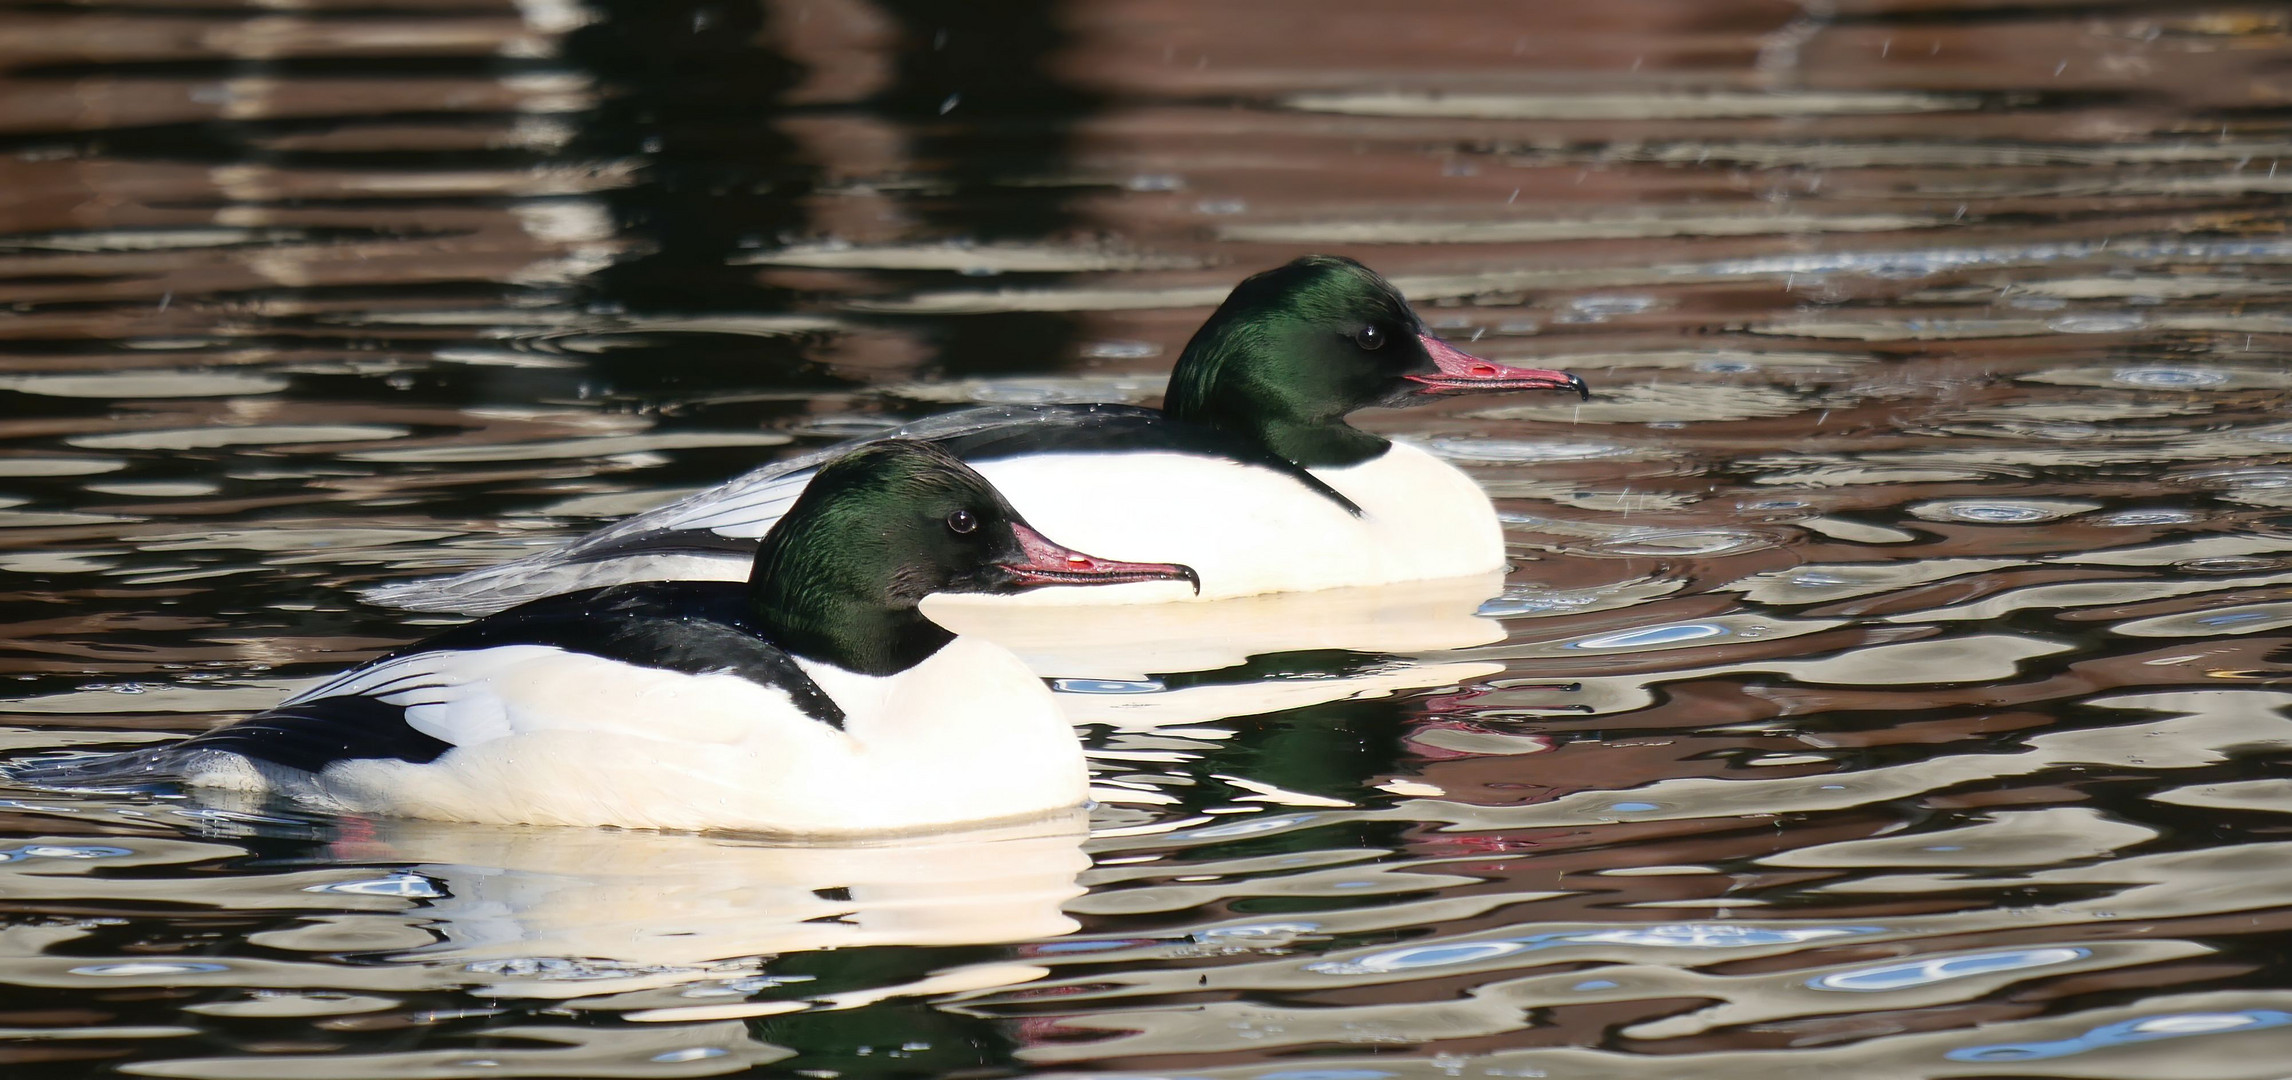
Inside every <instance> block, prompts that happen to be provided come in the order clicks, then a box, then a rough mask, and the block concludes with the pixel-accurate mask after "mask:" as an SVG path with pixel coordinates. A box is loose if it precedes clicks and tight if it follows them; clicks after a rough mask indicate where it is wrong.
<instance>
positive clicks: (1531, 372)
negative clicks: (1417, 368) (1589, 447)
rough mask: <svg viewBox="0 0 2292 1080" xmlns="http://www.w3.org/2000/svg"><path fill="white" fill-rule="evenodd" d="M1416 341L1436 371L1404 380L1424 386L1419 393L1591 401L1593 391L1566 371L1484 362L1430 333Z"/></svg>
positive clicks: (1492, 361) (1411, 376)
mask: <svg viewBox="0 0 2292 1080" xmlns="http://www.w3.org/2000/svg"><path fill="white" fill-rule="evenodd" d="M1417 342H1418V343H1419V344H1421V345H1423V346H1424V347H1425V353H1426V355H1428V356H1431V357H1432V362H1433V366H1434V367H1436V368H1439V369H1440V370H1439V372H1438V373H1436V374H1432V375H1410V376H1407V378H1409V379H1412V380H1415V381H1417V382H1420V383H1423V384H1424V386H1425V388H1424V389H1422V390H1419V391H1417V393H1420V394H1441V393H1473V392H1478V391H1489V390H1570V391H1574V392H1575V394H1576V396H1578V397H1581V398H1583V399H1585V400H1587V401H1589V400H1591V396H1592V390H1591V388H1590V387H1588V386H1585V385H1584V380H1583V379H1582V377H1580V376H1577V375H1574V374H1571V373H1569V372H1565V371H1552V370H1548V369H1546V368H1523V367H1513V366H1512V365H1510V364H1499V363H1497V362H1496V361H1494V360H1483V359H1481V358H1479V357H1477V356H1474V355H1472V354H1471V353H1468V352H1465V351H1463V350H1462V349H1459V348H1457V347H1456V346H1454V345H1451V344H1449V343H1448V342H1445V341H1442V340H1441V339H1439V338H1436V337H1434V336H1432V335H1431V334H1419V335H1418V336H1417Z"/></svg>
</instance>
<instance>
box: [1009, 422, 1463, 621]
mask: <svg viewBox="0 0 2292 1080" xmlns="http://www.w3.org/2000/svg"><path fill="white" fill-rule="evenodd" d="M979 471H980V472H981V473H982V474H984V475H985V476H986V477H987V479H988V480H989V481H991V482H993V483H994V485H995V486H996V487H997V488H998V489H1000V490H1001V491H1002V492H1003V494H1004V495H1005V496H1006V497H1008V498H1009V499H1010V500H1011V505H1013V506H1015V507H1017V508H1018V510H1019V513H1021V514H1022V515H1025V517H1026V519H1027V521H1028V522H1029V523H1030V524H1032V525H1034V526H1035V528H1037V529H1040V530H1041V531H1042V533H1043V535H1045V536H1048V537H1050V538H1051V539H1053V540H1056V541H1058V542H1059V543H1061V544H1065V545H1067V546H1068V547H1072V548H1076V549H1078V550H1081V551H1084V552H1087V553H1089V554H1092V555H1097V556H1101V557H1104V558H1109V559H1122V560H1126V561H1147V562H1177V563H1184V564H1186V565H1188V566H1191V567H1193V568H1194V570H1195V572H1197V573H1199V574H1200V575H1201V576H1202V591H1201V593H1200V596H1199V598H1200V599H1204V600H1213V599H1220V598H1225V597H1235V596H1251V595H1256V594H1259V593H1271V592H1302V591H1309V590H1317V589H1331V588H1338V587H1342V586H1350V585H1374V584H1384V583H1389V582H1397V581H1424V580H1432V579H1439V578H1454V577H1464V576H1468V575H1474V574H1484V573H1487V572H1489V571H1492V570H1500V569H1502V568H1503V566H1504V538H1503V533H1502V531H1501V530H1500V528H1499V527H1498V525H1497V522H1496V512H1495V510H1494V508H1492V507H1491V506H1490V505H1489V502H1488V496H1487V495H1485V494H1483V493H1482V492H1481V490H1480V488H1479V487H1478V486H1477V485H1475V484H1474V483H1473V482H1472V478H1471V477H1468V476H1466V475H1464V474H1463V473H1462V472H1460V471H1458V470H1457V469H1456V467H1455V466H1452V465H1450V464H1448V463H1447V462H1444V461H1441V460H1440V459H1438V458H1435V457H1433V456H1432V455H1431V454H1427V453H1425V452H1424V451H1422V450H1419V449H1417V448H1415V447H1413V446H1408V445H1405V444H1400V443H1395V444H1394V445H1393V447H1392V449H1391V450H1389V451H1387V452H1386V453H1384V454H1382V455H1380V456H1378V457H1377V458H1375V459H1373V460H1371V461H1367V462H1364V463H1362V464H1359V465H1353V466H1348V467H1345V468H1337V469H1318V470H1314V475H1315V476H1317V477H1319V478H1320V479H1321V480H1322V482H1323V483H1326V484H1328V485H1329V486H1330V487H1331V488H1333V489H1335V490H1336V491H1337V492H1338V493H1339V494H1342V495H1344V496H1345V497H1346V498H1349V499H1351V500H1353V503H1354V505H1356V506H1358V507H1360V508H1361V513H1360V515H1359V516H1355V515H1353V514H1352V513H1349V512H1348V511H1346V510H1345V508H1344V507H1341V506H1339V505H1337V504H1336V503H1335V502H1333V501H1331V500H1330V499H1329V498H1328V497H1327V496H1325V495H1322V494H1321V493H1319V492H1316V491H1313V490H1311V489H1309V488H1307V487H1305V486H1304V485H1302V484H1299V483H1297V482H1296V481H1295V480H1293V479H1291V478H1289V477H1287V476H1283V475H1281V474H1280V473H1276V472H1274V471H1272V470H1270V469H1261V468H1255V467H1252V466H1247V465H1241V464H1238V463H1236V462H1232V461H1227V460H1223V459H1216V458H1205V457H1199V456H1193V455H1187V454H1174V453H1152V454H1031V455H1028V456H1025V457H1018V458H1008V459H1004V460H1001V461H989V462H985V463H982V464H981V465H980V466H979ZM1194 598H1196V597H1195V594H1194V593H1193V591H1192V590H1191V589H1190V588H1189V587H1188V586H1186V585H1185V584H1183V583H1180V582H1161V581H1157V582H1140V583H1137V584H1131V585H1112V586H1090V587H1087V588H1080V587H1078V588H1052V589H1042V590H1037V591H1035V592H1033V593H1029V594H1025V597H1024V598H1023V600H1024V602H1030V603H1047V604H1106V603H1156V602H1162V601H1168V600H1186V599H1194Z"/></svg>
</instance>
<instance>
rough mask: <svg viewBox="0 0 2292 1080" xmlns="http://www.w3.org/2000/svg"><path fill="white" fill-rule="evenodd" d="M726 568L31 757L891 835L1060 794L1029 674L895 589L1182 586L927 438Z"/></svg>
mask: <svg viewBox="0 0 2292 1080" xmlns="http://www.w3.org/2000/svg"><path fill="white" fill-rule="evenodd" d="M752 561H753V564H754V568H753V572H752V574H751V575H750V578H749V580H748V582H747V583H745V584H741V583H735V582H718V581H673V582H639V583H628V584H621V585H615V586H609V587H605V588H601V589H590V590H585V591H581V592H576V593H570V594H566V595H561V596H555V597H550V598H547V599H543V600H540V601H536V602H534V603H531V604H527V605H524V606H522V607H519V608H515V609H513V610H510V611H507V612H503V613H501V614H498V615H494V616H490V617H488V618H484V619H480V620H477V621H476V622H472V623H468V624H466V625H463V626H460V627H456V628H454V629H452V630H448V631H446V632H444V633H442V634H439V635H437V636H436V637H433V638H430V639H429V640H427V641H424V642H422V643H420V644H418V645H415V646H413V647H411V648H409V649H407V650H405V651H403V652H399V653H396V654H393V655H390V656H386V657H383V658H381V659H379V660H375V661H373V662H371V663H368V664H366V665H364V666H362V667H359V668H357V669H355V670H353V671H351V672H349V673H348V674H345V675H343V676H341V677H339V678H336V679H334V680H332V681H329V682H327V683H324V684H322V685H320V686H318V687H317V688H315V689H312V690H310V691H307V692H305V693H303V694H300V695H297V696H296V697H294V698H293V699H291V700H289V701H287V702H286V703H284V704H282V705H280V706H278V707H277V708H274V709H272V710H270V711H269V712H265V713H262V714H260V715H257V716H255V717H252V718H250V719H248V720H245V721H243V722H241V723H238V724H234V725H231V726H229V727H225V728H221V729H218V730H216V731H213V732H209V733H207V734H204V735H199V736H195V737H193V738H190V739H187V740H185V741H183V742H181V743H176V744H173V745H170V746H167V747H162V748H158V749H152V750H141V751H131V752H129V753H125V754H118V755H110V756H107V757H104V758H100V759H97V760H94V761H80V762H69V761H67V762H61V763H35V764H34V765H32V766H31V767H29V768H23V769H19V770H18V771H17V773H16V777H17V779H19V780H24V781H27V782H31V783H36V784H47V785H53V786H76V787H87V786H116V785H119V784H122V783H138V782H144V781H149V780H153V779H164V778H180V779H183V780H185V781H187V782H189V783H191V784H194V785H202V786H211V787H222V788H233V789H240V790H253V791H263V792H276V793H280V794H284V795H287V796H290V797H293V798H296V799H298V800H301V801H305V802H308V803H311V804H313V805H316V806H318V807H319V808H321V809H325V810H330V811H336V812H350V813H376V814H393V815H400V816H406V817H426V818H443V819H449V820H460V821H486V822H510V823H528V824H547V825H619V826H627V827H638V828H667V829H734V830H741V831H753V832H769V833H781V834H802V835H836V834H854V833H876V832H892V831H903V830H916V829H923V828H932V827H939V826H949V825H956V824H963V823H970V822H982V821H991V820H998V819H1005V818H1018V817H1026V816H1031V815H1037V814H1045V813H1050V812H1054V811H1057V810H1060V809H1066V808H1072V807H1075V806H1079V805H1081V804H1082V803H1083V802H1084V801H1085V799H1086V797H1087V780H1088V776H1087V770H1086V769H1085V767H1084V763H1083V756H1082V749H1081V747H1080V745H1079V744H1078V743H1077V742H1076V740H1075V736H1074V732H1073V729H1072V728H1071V727H1069V726H1068V724H1067V721H1066V719H1065V718H1064V717H1063V716H1062V715H1061V713H1060V711H1059V708H1058V706H1057V704H1056V703H1055V701H1054V700H1053V698H1052V695H1051V693H1050V691H1049V690H1048V688H1046V687H1045V686H1044V685H1043V683H1042V681H1041V680H1040V679H1039V678H1037V677H1036V676H1035V675H1034V674H1033V673H1032V672H1030V671H1029V670H1028V669H1027V668H1026V667H1025V666H1024V665H1023V664H1021V663H1020V662H1019V661H1018V659H1017V658H1016V657H1014V656H1012V655H1011V654H1010V653H1008V652H1005V651H1004V650H1003V649H1002V648H1001V647H1000V646H996V645H992V644H989V643H987V642H985V641H983V640H981V639H978V638H970V637H960V636H957V635H955V634H953V633H950V632H949V631H947V630H945V629H942V628H941V627H939V626H938V625H937V624H935V623H933V622H931V621H930V620H929V619H927V618H925V617H924V616H923V614H922V613H921V612H920V611H919V610H918V604H919V603H920V602H921V601H922V599H923V598H924V597H925V596H927V595H929V594H932V593H936V592H943V591H954V592H982V593H1012V592H1018V591H1020V590H1024V589H1032V588H1039V587H1041V586H1045V585H1102V584H1111V583H1121V582H1134V581H1146V580H1159V579H1173V580H1181V581H1187V580H1191V579H1192V578H1193V571H1191V570H1189V569H1188V568H1186V567H1184V566H1178V565H1173V564H1168V563H1137V562H1119V561H1112V560H1107V559H1101V558H1096V557H1093V556H1089V555H1084V554H1081V553H1080V552H1076V551H1073V550H1070V549H1068V548H1065V547H1062V546H1060V545H1059V544H1056V543H1054V542H1052V541H1050V540H1048V539H1046V538H1044V536H1043V535H1042V534H1041V533H1039V532H1037V531H1035V529H1034V528H1032V527H1031V526H1030V525H1029V524H1028V523H1027V520H1026V519H1025V518H1024V517H1022V516H1021V515H1020V514H1019V512H1018V511H1017V510H1014V509H1012V507H1011V504H1010V503H1009V502H1008V501H1006V500H1005V499H1004V498H1003V497H1002V496H1001V495H999V494H998V493H997V492H996V491H995V489H994V488H993V487H991V486H990V485H989V484H988V483H987V482H986V481H985V480H984V479H983V478H981V477H980V475H979V474H978V473H977V472H974V471H973V470H972V469H971V468H970V467H968V466H966V465H964V464H963V463H962V462H961V461H959V460H957V459H956V458H954V457H953V456H951V455H949V454H948V453H947V452H946V451H944V450H941V449H939V448H937V447H935V446H932V445H930V444H928V443H918V442H914V441H912V440H904V439H902V440H890V441H885V442H879V443H873V444H869V445H867V446H865V447H862V448H860V449H858V450H856V451H853V452H852V453H850V454H849V455H847V456H845V457H842V458H840V459H838V460H836V461H835V462H832V463H830V464H828V465H826V466H825V467H823V468H821V469H820V470H819V471H818V473H817V474H816V475H814V476H813V477H812V482H811V484H810V485H809V486H807V487H806V488H805V490H804V491H803V493H802V495H801V496H800V497H798V498H797V499H796V500H795V501H794V503H793V505H791V506H790V507H789V508H788V510H787V513H786V515H785V516H784V517H782V518H781V522H780V527H779V528H777V529H774V530H773V531H772V533H771V535H770V536H769V537H767V538H765V540H764V542H763V544H762V545H761V546H760V547H758V548H757V550H756V551H755V554H754V557H753V560H752Z"/></svg>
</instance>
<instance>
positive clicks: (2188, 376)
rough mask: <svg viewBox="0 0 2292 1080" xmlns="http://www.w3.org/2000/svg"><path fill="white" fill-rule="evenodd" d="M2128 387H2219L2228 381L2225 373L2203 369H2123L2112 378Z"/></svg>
mask: <svg viewBox="0 0 2292 1080" xmlns="http://www.w3.org/2000/svg"><path fill="white" fill-rule="evenodd" d="M2111 377H2112V378H2114V379H2115V380H2116V381H2117V382H2119V383H2122V384H2124V385H2126V386H2168V387H2174V388H2180V387H2189V386H2219V385H2220V384H2222V383H2225V382H2227V381H2228V375H2227V373H2225V372H2219V371H2206V370H2203V369H2202V368H2177V367H2139V368H2121V369H2119V370H2118V371H2117V372H2116V374H2115V375H2113V376H2111Z"/></svg>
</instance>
